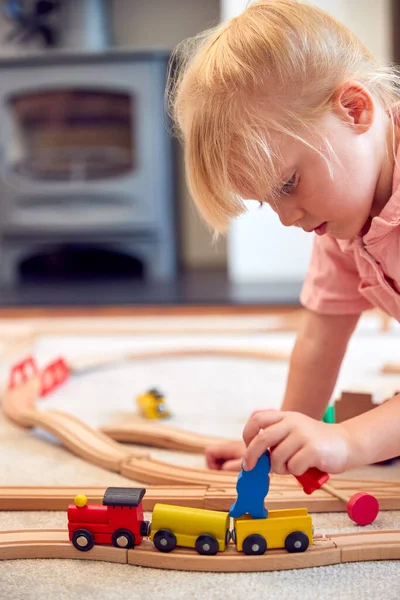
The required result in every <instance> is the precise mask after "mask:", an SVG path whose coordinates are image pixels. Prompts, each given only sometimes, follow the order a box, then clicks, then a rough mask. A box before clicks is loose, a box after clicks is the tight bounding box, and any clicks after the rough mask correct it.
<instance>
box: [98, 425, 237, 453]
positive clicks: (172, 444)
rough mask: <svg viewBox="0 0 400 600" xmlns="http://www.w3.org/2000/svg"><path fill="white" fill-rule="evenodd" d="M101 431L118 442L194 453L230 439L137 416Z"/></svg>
mask: <svg viewBox="0 0 400 600" xmlns="http://www.w3.org/2000/svg"><path fill="white" fill-rule="evenodd" d="M100 431H102V432H103V433H105V434H106V435H108V437H110V438H111V439H113V440H115V441H117V442H128V443H131V444H140V445H143V446H152V447H153V448H166V449H168V450H179V451H180V452H193V453H194V454H204V450H205V448H206V447H207V446H209V445H210V444H215V443H220V442H225V441H228V440H227V439H225V438H221V437H216V436H210V435H201V434H199V433H192V432H190V431H184V430H182V429H178V428H177V427H170V426H169V425H165V424H162V425H161V424H159V423H144V422H141V421H139V420H138V419H137V418H132V419H129V418H128V419H126V418H125V419H121V421H120V422H119V421H115V422H114V423H112V424H110V425H105V426H103V427H101V428H100Z"/></svg>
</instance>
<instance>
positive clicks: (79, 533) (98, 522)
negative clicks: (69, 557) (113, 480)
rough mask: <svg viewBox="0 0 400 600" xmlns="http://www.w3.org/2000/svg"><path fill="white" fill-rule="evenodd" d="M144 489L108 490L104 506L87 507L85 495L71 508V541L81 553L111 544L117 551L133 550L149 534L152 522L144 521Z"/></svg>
mask: <svg viewBox="0 0 400 600" xmlns="http://www.w3.org/2000/svg"><path fill="white" fill-rule="evenodd" d="M145 493H146V490H145V489H144V488H117V487H109V488H107V489H106V491H105V494H104V498H103V505H98V504H87V498H86V496H84V495H83V494H81V495H78V496H76V498H75V504H70V505H69V506H68V532H69V539H70V540H71V542H72V543H73V545H74V546H75V548H77V549H78V550H81V551H82V552H87V551H88V550H91V548H93V546H94V544H95V543H96V544H112V545H113V546H116V547H117V548H125V549H126V548H134V546H136V545H139V544H140V543H141V541H142V538H143V537H144V536H148V535H149V534H150V527H151V526H150V523H149V521H144V520H143V506H142V498H143V496H144V495H145Z"/></svg>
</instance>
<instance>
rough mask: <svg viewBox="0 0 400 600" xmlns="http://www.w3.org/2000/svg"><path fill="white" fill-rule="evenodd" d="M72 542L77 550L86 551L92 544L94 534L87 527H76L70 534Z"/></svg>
mask: <svg viewBox="0 0 400 600" xmlns="http://www.w3.org/2000/svg"><path fill="white" fill-rule="evenodd" d="M72 543H73V545H74V546H75V548H76V549H77V550H80V551H81V552H88V551H89V550H91V549H92V548H93V546H94V536H93V533H91V532H90V531H89V530H88V529H77V530H76V531H75V532H74V534H73V536H72Z"/></svg>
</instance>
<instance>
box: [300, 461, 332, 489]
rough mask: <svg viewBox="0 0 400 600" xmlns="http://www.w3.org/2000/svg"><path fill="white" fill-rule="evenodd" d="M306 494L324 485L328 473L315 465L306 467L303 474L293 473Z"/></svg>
mask: <svg viewBox="0 0 400 600" xmlns="http://www.w3.org/2000/svg"><path fill="white" fill-rule="evenodd" d="M295 477H296V479H297V481H298V482H299V483H300V485H301V486H302V488H303V490H304V491H305V493H306V494H312V493H313V492H315V491H316V490H319V488H320V487H322V486H323V485H324V483H326V482H327V481H328V479H329V475H328V473H324V472H323V471H320V470H319V469H317V468H316V467H312V468H311V469H308V471H306V472H305V473H304V475H295Z"/></svg>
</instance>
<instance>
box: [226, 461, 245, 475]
mask: <svg viewBox="0 0 400 600" xmlns="http://www.w3.org/2000/svg"><path fill="white" fill-rule="evenodd" d="M242 460H243V459H242V458H234V459H232V460H227V461H226V462H224V464H223V465H222V467H221V470H222V471H235V473H239V471H241V470H242Z"/></svg>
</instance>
